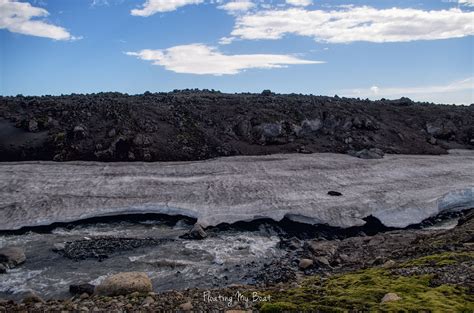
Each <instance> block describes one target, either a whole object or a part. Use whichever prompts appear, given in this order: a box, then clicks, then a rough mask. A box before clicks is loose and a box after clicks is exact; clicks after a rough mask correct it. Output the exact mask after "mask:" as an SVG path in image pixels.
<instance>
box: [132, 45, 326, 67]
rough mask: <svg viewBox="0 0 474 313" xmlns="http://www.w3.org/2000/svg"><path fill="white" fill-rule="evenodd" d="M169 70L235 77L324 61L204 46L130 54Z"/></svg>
mask: <svg viewBox="0 0 474 313" xmlns="http://www.w3.org/2000/svg"><path fill="white" fill-rule="evenodd" d="M126 54H127V55H131V56H136V57H137V58H139V59H142V60H145V61H151V62H152V64H154V65H159V66H163V67H164V68H165V69H167V70H169V71H173V72H176V73H186V74H199V75H232V74H238V73H240V72H242V71H244V70H246V69H254V68H262V69H271V68H281V67H286V66H288V65H294V64H318V63H324V62H321V61H311V60H303V59H299V58H297V57H294V56H291V55H284V54H234V55H226V54H223V53H221V52H219V51H218V50H217V49H216V48H214V47H209V46H206V45H204V44H199V43H197V44H189V45H182V46H175V47H171V48H168V49H163V50H150V49H145V50H141V51H138V52H126Z"/></svg>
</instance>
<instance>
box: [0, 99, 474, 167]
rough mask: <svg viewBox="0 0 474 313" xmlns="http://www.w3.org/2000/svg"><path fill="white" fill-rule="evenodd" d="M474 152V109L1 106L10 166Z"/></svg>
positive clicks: (87, 102)
mask: <svg viewBox="0 0 474 313" xmlns="http://www.w3.org/2000/svg"><path fill="white" fill-rule="evenodd" d="M473 147H474V107H473V106H472V105H471V106H469V107H466V106H448V105H434V104H428V103H415V102H412V101H411V100H409V99H407V98H402V99H400V100H392V101H389V100H381V101H369V100H359V99H348V98H339V97H337V96H336V97H322V96H303V95H296V94H290V95H279V94H274V93H271V92H269V91H264V92H263V93H261V94H223V93H220V92H214V91H207V90H203V91H196V90H184V91H175V92H170V93H148V92H147V93H145V94H143V95H135V96H129V95H127V94H121V93H99V94H90V95H77V94H72V95H67V96H42V97H23V96H16V97H0V161H17V160H55V161H70V160H96V161H179V160H201V159H208V158H212V157H217V156H229V155H259V154H271V153H289V152H301V153H311V152H338V153H348V152H350V153H352V152H351V150H352V151H359V150H362V149H370V148H379V149H381V150H383V152H385V153H395V154H398V153H403V154H443V153H446V150H447V149H451V148H473Z"/></svg>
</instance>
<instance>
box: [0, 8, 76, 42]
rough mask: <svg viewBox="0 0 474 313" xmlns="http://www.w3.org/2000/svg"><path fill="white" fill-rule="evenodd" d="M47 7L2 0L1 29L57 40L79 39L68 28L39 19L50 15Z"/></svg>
mask: <svg viewBox="0 0 474 313" xmlns="http://www.w3.org/2000/svg"><path fill="white" fill-rule="evenodd" d="M48 15H49V13H48V11H46V10H45V9H42V8H38V7H34V6H32V5H31V4H29V3H27V2H17V1H14V0H0V29H8V30H9V31H11V32H12V33H19V34H24V35H30V36H37V37H46V38H51V39H55V40H73V39H79V38H76V37H73V36H72V35H71V34H70V33H69V32H68V31H67V30H66V29H64V28H63V27H60V26H56V25H52V24H49V23H48V22H46V21H44V20H37V19H35V18H41V17H43V18H44V17H46V16H48Z"/></svg>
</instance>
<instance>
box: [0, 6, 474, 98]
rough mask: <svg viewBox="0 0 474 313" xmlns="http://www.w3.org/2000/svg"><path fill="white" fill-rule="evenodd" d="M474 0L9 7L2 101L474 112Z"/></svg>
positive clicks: (0, 58)
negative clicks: (149, 96) (303, 97)
mask: <svg viewBox="0 0 474 313" xmlns="http://www.w3.org/2000/svg"><path fill="white" fill-rule="evenodd" d="M473 34H474V1H473V0H431V1H420V0H417V1H412V0H394V1H392V0H384V1H361V0H354V1H337V0H328V1H323V0H313V1H311V0H281V1H277V0H273V1H272V0H229V1H225V0H148V1H146V0H139V1H137V0H135V1H132V0H68V1H65V0H31V1H24V0H23V1H16V0H0V93H1V94H2V95H16V94H24V95H44V94H69V93H93V92H101V91H120V92H126V93H129V94H135V93H142V92H144V91H151V92H158V91H170V90H173V89H184V88H201V89H203V88H208V89H216V90H221V91H223V92H247V91H249V92H260V91H262V90H263V89H271V90H272V91H275V92H281V93H291V92H295V93H305V94H316V95H320V94H322V95H334V94H338V95H340V96H343V95H345V96H352V97H361V98H366V97H369V98H371V99H379V98H382V97H385V98H400V97H402V96H408V97H410V98H412V99H415V100H426V101H433V102H438V103H457V104H461V103H465V104H470V103H473V102H474V79H473V76H474V62H473V55H474V53H473V49H474V38H473Z"/></svg>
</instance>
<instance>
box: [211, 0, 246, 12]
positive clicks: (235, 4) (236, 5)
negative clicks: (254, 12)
mask: <svg viewBox="0 0 474 313" xmlns="http://www.w3.org/2000/svg"><path fill="white" fill-rule="evenodd" d="M254 7H255V3H253V2H252V1H249V0H235V1H230V2H227V3H226V4H223V5H220V6H218V8H219V9H222V10H226V11H227V12H229V13H232V14H233V13H240V12H245V11H248V10H250V9H251V8H254Z"/></svg>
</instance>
